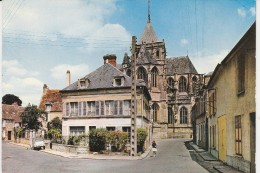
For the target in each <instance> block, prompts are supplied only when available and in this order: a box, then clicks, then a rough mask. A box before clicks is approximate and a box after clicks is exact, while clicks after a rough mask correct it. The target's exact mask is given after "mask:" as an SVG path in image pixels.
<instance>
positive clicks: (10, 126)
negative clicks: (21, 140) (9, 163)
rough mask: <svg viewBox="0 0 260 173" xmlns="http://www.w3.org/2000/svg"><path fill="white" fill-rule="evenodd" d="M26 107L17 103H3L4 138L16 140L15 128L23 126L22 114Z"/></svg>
mask: <svg viewBox="0 0 260 173" xmlns="http://www.w3.org/2000/svg"><path fill="white" fill-rule="evenodd" d="M23 111H24V108H23V107H22V106H18V104H17V103H13V104H12V105H7V104H2V140H5V141H14V140H15V128H17V127H21V123H22V120H21V118H20V115H21V114H22V113H23Z"/></svg>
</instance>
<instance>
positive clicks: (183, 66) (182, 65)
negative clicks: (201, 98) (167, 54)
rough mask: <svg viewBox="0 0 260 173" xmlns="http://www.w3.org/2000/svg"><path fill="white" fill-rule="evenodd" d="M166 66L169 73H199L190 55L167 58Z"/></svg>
mask: <svg viewBox="0 0 260 173" xmlns="http://www.w3.org/2000/svg"><path fill="white" fill-rule="evenodd" d="M166 68H167V75H173V74H174V73H177V74H185V73H193V74H197V73H198V72H197V70H196V69H195V67H194V66H193V64H192V62H191V61H190V58H189V57H188V56H181V57H172V58H166Z"/></svg>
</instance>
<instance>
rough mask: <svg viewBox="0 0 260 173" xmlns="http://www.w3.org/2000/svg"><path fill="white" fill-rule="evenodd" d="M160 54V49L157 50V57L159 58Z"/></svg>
mask: <svg viewBox="0 0 260 173" xmlns="http://www.w3.org/2000/svg"><path fill="white" fill-rule="evenodd" d="M159 55H160V51H159V50H157V51H156V58H159Z"/></svg>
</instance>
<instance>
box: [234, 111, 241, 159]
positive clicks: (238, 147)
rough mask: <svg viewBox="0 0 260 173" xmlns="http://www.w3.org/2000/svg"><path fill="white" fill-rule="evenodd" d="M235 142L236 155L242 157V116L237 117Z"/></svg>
mask: <svg viewBox="0 0 260 173" xmlns="http://www.w3.org/2000/svg"><path fill="white" fill-rule="evenodd" d="M235 140H236V141H235V142H236V146H235V148H236V154H237V155H242V130H241V115H238V116H235Z"/></svg>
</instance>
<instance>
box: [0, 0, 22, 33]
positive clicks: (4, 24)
mask: <svg viewBox="0 0 260 173" xmlns="http://www.w3.org/2000/svg"><path fill="white" fill-rule="evenodd" d="M23 1H25V0H20V2H21V3H20V4H19V6H18V7H17V8H16V9H15V11H14V13H13V14H12V16H11V17H10V18H9V20H7V19H6V21H5V22H4V23H3V30H4V29H5V28H6V26H7V25H8V24H9V22H10V21H11V20H12V19H13V17H14V15H15V13H16V12H17V11H18V9H19V8H20V7H21V5H22V3H23ZM18 2H19V1H18ZM17 4H18V3H17ZM10 14H11V13H10Z"/></svg>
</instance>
